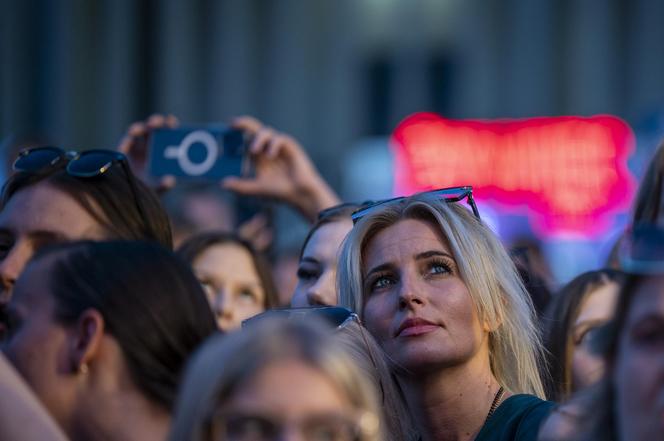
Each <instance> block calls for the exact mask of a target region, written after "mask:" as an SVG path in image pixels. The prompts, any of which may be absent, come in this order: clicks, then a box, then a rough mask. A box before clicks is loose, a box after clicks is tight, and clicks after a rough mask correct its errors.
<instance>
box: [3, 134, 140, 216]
mask: <svg viewBox="0 0 664 441" xmlns="http://www.w3.org/2000/svg"><path fill="white" fill-rule="evenodd" d="M63 164H66V166H64V169H65V170H66V172H67V174H68V175H70V176H74V177H77V178H84V179H87V178H95V177H98V176H102V175H103V174H104V173H106V172H107V171H108V170H109V169H110V168H111V167H113V166H114V165H116V164H119V165H120V166H121V167H122V170H124V174H125V176H126V177H127V182H128V184H129V187H130V189H131V192H132V195H133V196H134V201H135V203H136V208H137V209H138V213H139V215H140V216H141V219H143V224H144V225H147V217H146V215H145V209H144V207H143V204H142V203H141V199H140V198H139V197H138V188H137V184H136V181H135V178H134V174H133V173H132V171H131V169H130V168H129V162H128V161H127V157H126V156H125V155H123V154H122V153H120V152H116V151H113V150H102V149H94V150H85V151H83V152H76V151H65V150H63V149H61V148H60V147H52V146H46V147H33V148H28V149H24V150H21V151H20V152H19V154H18V157H17V158H16V160H15V161H14V165H13V166H12V168H13V170H14V171H16V172H23V173H38V172H40V171H43V170H46V169H48V168H56V167H61V166H62V165H63Z"/></svg>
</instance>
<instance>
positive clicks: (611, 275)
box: [544, 268, 625, 401]
mask: <svg viewBox="0 0 664 441" xmlns="http://www.w3.org/2000/svg"><path fill="white" fill-rule="evenodd" d="M624 279H625V276H624V274H623V273H621V272H620V271H616V270H612V269H608V268H607V269H601V270H596V271H588V272H586V273H583V274H581V275H579V276H577V277H576V278H574V279H573V280H572V281H571V282H569V283H568V284H567V285H565V286H564V287H563V288H562V289H561V290H560V292H559V293H558V294H557V295H555V296H554V298H553V301H552V303H551V305H550V306H549V309H548V310H547V312H546V315H545V318H544V346H545V348H546V354H547V365H548V370H549V375H548V376H545V377H546V380H547V383H548V384H547V385H546V389H547V390H546V395H547V397H548V398H549V399H550V400H553V401H565V400H567V399H568V398H569V396H570V395H571V394H572V387H573V384H572V350H573V347H572V326H573V324H574V322H575V321H576V319H577V317H578V316H579V312H580V310H581V306H582V305H583V302H584V300H585V299H586V297H587V296H588V294H590V293H591V292H592V291H594V290H595V289H597V288H599V287H601V286H603V285H605V284H607V283H611V282H613V283H617V284H618V286H621V285H622V284H623V283H624Z"/></svg>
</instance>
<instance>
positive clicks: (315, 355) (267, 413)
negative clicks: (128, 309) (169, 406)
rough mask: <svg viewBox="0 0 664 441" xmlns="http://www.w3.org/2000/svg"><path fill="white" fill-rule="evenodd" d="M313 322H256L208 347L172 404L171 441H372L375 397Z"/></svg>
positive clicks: (326, 331) (376, 427)
mask: <svg viewBox="0 0 664 441" xmlns="http://www.w3.org/2000/svg"><path fill="white" fill-rule="evenodd" d="M317 324H318V323H317V322H316V321H313V323H312V322H304V321H287V320H277V319H275V320H261V321H260V322H258V323H256V324H255V325H252V326H248V327H247V328H246V329H243V330H242V332H238V333H234V334H230V335H226V336H223V337H219V338H215V339H212V340H210V341H209V342H208V343H207V344H206V345H205V346H204V347H203V348H202V349H201V350H200V351H199V353H198V354H197V355H196V357H195V358H194V360H193V361H192V363H191V365H190V366H189V368H188V370H187V375H186V378H185V381H184V384H183V387H182V390H181V392H180V395H179V397H178V404H177V411H176V416H175V421H174V424H173V430H172V432H171V436H170V438H169V439H170V440H171V441H179V440H182V441H185V440H187V441H190V440H193V441H208V440H210V441H212V440H223V441H234V440H276V439H279V440H300V439H306V440H335V441H378V440H380V439H382V438H381V435H380V433H379V425H378V418H377V415H378V396H377V391H376V390H375V389H374V388H373V387H372V385H371V383H370V382H369V381H368V380H367V379H366V378H365V377H364V376H363V375H362V373H361V371H360V370H359V368H358V367H357V366H356V365H355V363H354V362H353V360H352V358H350V357H349V356H348V355H347V353H346V352H345V351H344V350H343V349H342V347H341V346H339V344H338V343H336V342H335V341H334V339H333V338H332V336H331V334H330V332H329V329H327V328H326V327H323V325H322V324H318V326H315V325H317Z"/></svg>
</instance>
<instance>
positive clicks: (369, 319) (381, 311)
mask: <svg viewBox="0 0 664 441" xmlns="http://www.w3.org/2000/svg"><path fill="white" fill-rule="evenodd" d="M393 317H394V314H393V313H392V314H391V313H390V305H389V304H388V302H387V299H385V298H379V297H370V298H369V299H368V300H367V303H366V304H365V305H364V310H363V321H364V324H365V326H366V327H367V329H368V330H369V332H370V333H371V334H372V335H373V336H374V337H375V338H376V340H378V342H379V343H382V342H383V341H385V340H387V339H388V338H389V329H390V323H391V321H392V318H393Z"/></svg>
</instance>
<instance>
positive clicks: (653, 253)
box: [541, 226, 664, 441]
mask: <svg viewBox="0 0 664 441" xmlns="http://www.w3.org/2000/svg"><path fill="white" fill-rule="evenodd" d="M663 244H664V230H662V229H661V227H659V228H657V227H651V226H638V227H636V228H635V230H634V232H633V233H632V234H630V236H628V239H627V241H626V243H625V245H624V248H623V253H622V262H621V264H622V266H623V268H624V271H625V272H626V273H627V278H626V280H625V284H624V286H623V288H622V289H621V292H620V295H619V298H618V303H617V306H616V314H615V317H614V319H613V320H611V321H610V322H609V323H608V324H607V325H606V326H605V328H604V329H602V331H601V332H600V334H599V335H598V336H597V339H596V340H597V349H598V351H599V352H600V353H601V354H602V355H603V357H604V360H605V365H606V370H605V375H604V379H603V380H602V381H601V382H600V383H599V384H598V385H597V386H596V387H595V390H594V391H593V394H592V395H591V396H590V397H588V399H587V401H586V402H584V403H583V404H584V405H583V406H582V407H581V408H580V409H579V410H578V412H577V415H575V416H576V418H575V419H574V421H572V423H573V429H574V430H571V431H570V430H568V431H567V433H566V434H565V436H559V437H555V438H554V437H550V436H548V434H547V433H546V432H544V429H546V428H547V427H546V426H545V427H544V428H543V433H542V436H541V439H546V440H549V439H556V440H575V441H576V440H583V441H596V440H602V441H646V440H655V439H661V438H662V433H664V420H663V419H662V414H663V413H662V412H663V409H664V289H663V288H662V287H664V245H663ZM554 415H555V414H554ZM568 423H569V422H568ZM548 425H549V423H548V422H547V426H548Z"/></svg>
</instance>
